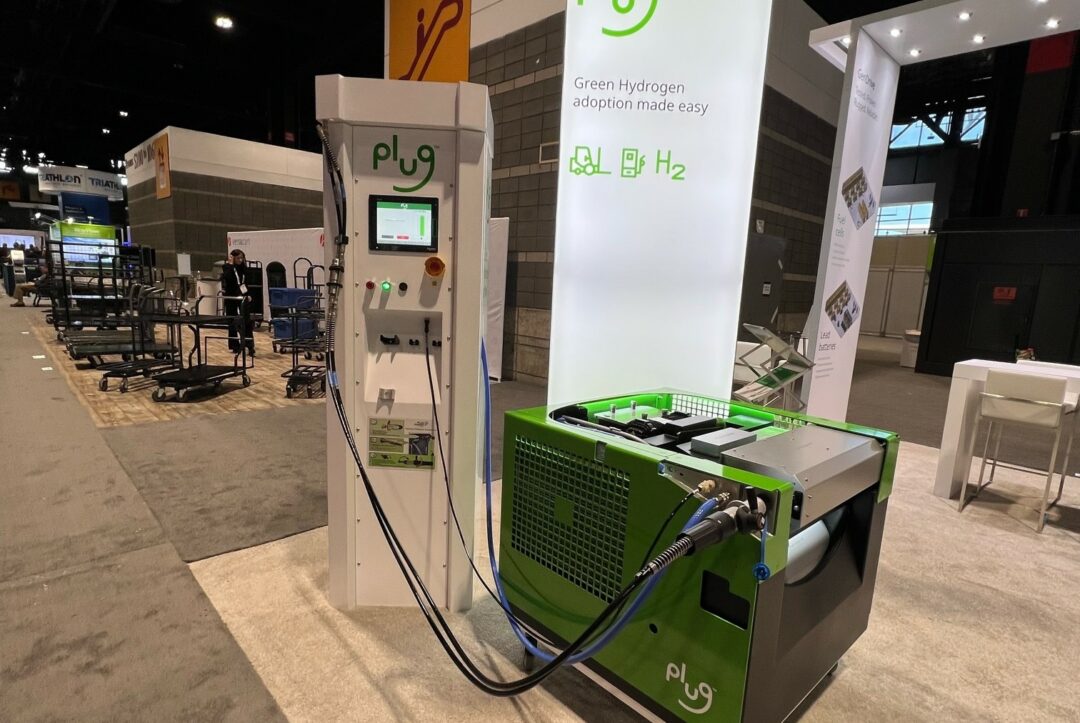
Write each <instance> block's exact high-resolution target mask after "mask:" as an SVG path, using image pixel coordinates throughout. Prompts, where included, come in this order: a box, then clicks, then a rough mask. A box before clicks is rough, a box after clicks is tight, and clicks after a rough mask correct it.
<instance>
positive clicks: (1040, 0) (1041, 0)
mask: <svg viewBox="0 0 1080 723" xmlns="http://www.w3.org/2000/svg"><path fill="white" fill-rule="evenodd" d="M1035 4H1036V5H1045V4H1046V0H1035Z"/></svg>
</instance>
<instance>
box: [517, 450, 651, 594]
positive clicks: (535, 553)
mask: <svg viewBox="0 0 1080 723" xmlns="http://www.w3.org/2000/svg"><path fill="white" fill-rule="evenodd" d="M513 494H514V497H513V504H512V507H511V515H512V518H511V534H510V545H511V547H512V548H513V549H514V550H516V551H518V552H520V553H521V554H523V555H525V556H526V557H529V558H530V559H532V560H534V561H536V562H538V563H539V564H541V565H543V566H544V567H546V568H547V569H549V570H551V571H552V572H554V573H556V574H558V575H561V576H563V577H564V578H566V579H567V580H569V581H570V582H572V583H574V584H575V585H577V586H578V587H580V588H582V589H584V590H587V591H589V592H590V593H592V594H593V595H595V596H596V597H598V598H600V599H601V600H604V601H605V602H611V601H612V600H614V599H615V597H616V596H617V595H618V594H619V591H620V590H621V589H622V568H623V550H624V548H625V547H626V513H627V504H628V500H629V496H630V476H629V475H627V474H626V473H625V472H622V471H621V470H618V469H616V468H614V467H609V466H607V465H605V464H601V463H600V462H597V461H595V460H591V459H586V458H584V457H578V456H576V455H572V454H568V453H567V452H564V451H562V450H560V449H556V448H554V447H550V446H548V445H545V444H541V443H539V442H535V441H533V440H531V439H528V438H526V437H521V436H517V437H515V438H514V493H513Z"/></svg>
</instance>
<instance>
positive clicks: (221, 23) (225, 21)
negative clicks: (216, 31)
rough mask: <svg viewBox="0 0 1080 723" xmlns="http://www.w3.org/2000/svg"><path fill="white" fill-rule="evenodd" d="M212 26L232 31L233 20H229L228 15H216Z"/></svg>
mask: <svg viewBox="0 0 1080 723" xmlns="http://www.w3.org/2000/svg"><path fill="white" fill-rule="evenodd" d="M214 25H216V26H218V27H219V28H221V29H222V30H232V29H233V19H232V18H230V17H229V16H228V15H218V16H217V17H216V18H214Z"/></svg>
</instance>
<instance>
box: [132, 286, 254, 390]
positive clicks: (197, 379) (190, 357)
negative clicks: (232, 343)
mask: <svg viewBox="0 0 1080 723" xmlns="http://www.w3.org/2000/svg"><path fill="white" fill-rule="evenodd" d="M225 301H239V302H240V303H241V305H243V304H244V303H245V302H244V299H243V297H226V296H217V297H199V299H198V300H197V301H196V302H195V307H194V311H193V312H188V313H180V314H178V315H176V316H173V315H169V314H165V315H155V316H153V317H152V319H153V320H154V321H156V322H160V323H163V324H170V325H174V326H175V327H176V337H177V342H178V346H179V348H180V353H179V354H178V355H177V356H178V358H179V361H180V366H179V368H177V369H174V370H172V371H167V372H162V373H159V374H156V375H155V376H154V377H153V378H154V381H156V382H157V384H158V388H157V389H155V390H154V393H153V395H152V399H153V400H154V401H155V402H163V401H165V399H166V398H167V397H168V391H167V390H169V389H173V390H175V391H176V400H177V401H180V402H182V401H184V400H185V398H186V397H187V393H188V390H190V389H194V388H199V387H210V386H212V387H214V388H215V389H216V388H219V387H220V386H221V384H222V382H224V381H225V380H227V379H232V378H234V377H239V378H240V380H241V382H242V383H243V385H244V386H245V387H247V386H250V384H251V377H249V376H248V374H247V370H248V369H251V368H252V367H253V366H254V363H253V360H252V359H251V357H249V356H248V353H247V343H246V342H247V340H246V339H245V338H243V336H242V333H241V334H240V335H239V336H238V338H239V340H240V350H239V351H238V352H230V353H232V355H233V357H232V363H231V364H211V363H210V348H209V342H211V341H215V342H225V343H228V342H229V337H228V331H229V330H230V329H237V330H238V332H239V331H240V330H242V329H243V318H244V311H246V309H243V308H242V310H241V312H240V313H239V314H235V315H230V314H226V313H224V309H223V308H219V307H221V305H222V304H223V302H225ZM204 304H210V305H213V306H214V308H213V309H211V310H210V311H212V313H206V314H204V313H200V306H202V305H204ZM185 327H186V328H187V329H188V330H189V331H190V332H191V334H192V336H193V341H192V346H191V349H190V351H188V353H187V356H186V358H185V356H184V354H183V328H185ZM205 329H213V330H221V331H225V332H226V335H225V336H206V335H204V334H203V330H205ZM185 361H186V364H185Z"/></svg>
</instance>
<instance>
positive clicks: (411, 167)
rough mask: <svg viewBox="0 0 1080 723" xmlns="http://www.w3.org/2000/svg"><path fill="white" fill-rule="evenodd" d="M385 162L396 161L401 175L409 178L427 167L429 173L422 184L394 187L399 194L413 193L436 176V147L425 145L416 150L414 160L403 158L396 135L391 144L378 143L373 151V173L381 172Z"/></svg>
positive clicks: (425, 174)
mask: <svg viewBox="0 0 1080 723" xmlns="http://www.w3.org/2000/svg"><path fill="white" fill-rule="evenodd" d="M383 161H396V162H397V164H398V170H399V171H401V175H403V176H405V177H407V178H412V177H413V176H415V175H416V173H417V170H418V169H419V167H420V165H421V164H424V165H426V166H427V171H426V172H425V173H424V178H423V180H422V181H420V183H417V184H416V185H415V186H394V190H395V191H397V192H398V193H412V192H414V191H419V190H420V189H421V188H423V187H424V186H426V185H427V183H428V181H430V180H431V176H432V175H434V173H435V147H434V146H430V145H428V144H426V143H425V144H424V145H422V146H420V147H419V148H417V149H416V156H415V157H414V158H409V159H406V158H401V157H400V155H399V154H398V137H397V134H396V133H395V134H394V138H393V140H392V141H391V142H390V143H376V144H375V148H373V149H372V151H371V169H372V170H373V171H377V170H379V164H380V163H382V162H383Z"/></svg>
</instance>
